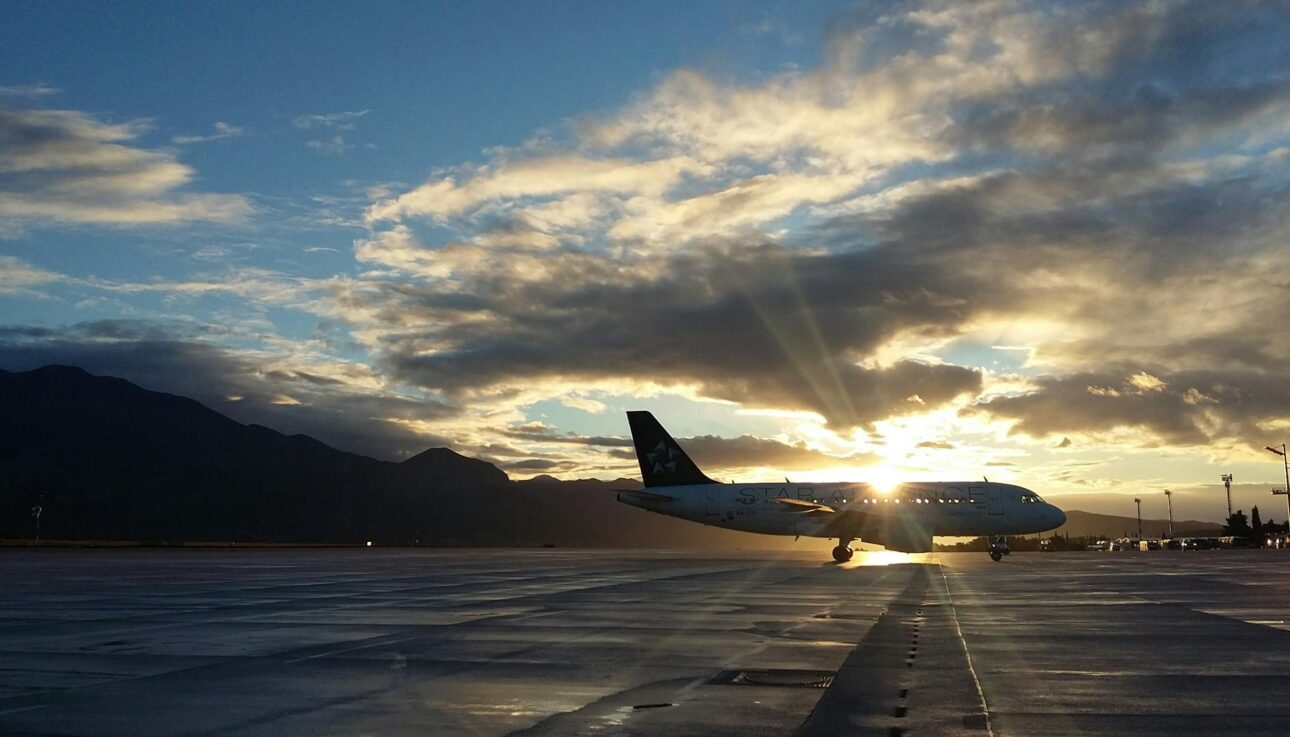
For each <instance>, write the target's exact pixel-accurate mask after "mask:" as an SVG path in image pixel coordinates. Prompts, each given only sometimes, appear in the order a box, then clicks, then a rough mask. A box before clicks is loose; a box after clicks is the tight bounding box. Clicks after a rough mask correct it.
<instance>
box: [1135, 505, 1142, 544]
mask: <svg viewBox="0 0 1290 737" xmlns="http://www.w3.org/2000/svg"><path fill="white" fill-rule="evenodd" d="M1133 503H1134V504H1136V505H1138V538H1139V539H1141V538H1142V500H1141V499H1139V498H1137V497H1134V498H1133Z"/></svg>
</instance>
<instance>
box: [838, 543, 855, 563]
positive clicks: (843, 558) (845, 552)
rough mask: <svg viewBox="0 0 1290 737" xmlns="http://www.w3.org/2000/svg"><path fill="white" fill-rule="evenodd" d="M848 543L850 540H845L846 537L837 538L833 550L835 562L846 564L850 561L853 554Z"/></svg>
mask: <svg viewBox="0 0 1290 737" xmlns="http://www.w3.org/2000/svg"><path fill="white" fill-rule="evenodd" d="M850 542H851V538H847V537H840V538H838V546H837V547H836V548H834V549H833V560H836V561H837V562H839V563H846V562H847V561H849V560H851V556H852V555H853V554H854V553H853V551H852V550H851V547H850V545H849V543H850Z"/></svg>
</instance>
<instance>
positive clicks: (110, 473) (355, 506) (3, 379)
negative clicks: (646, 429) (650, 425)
mask: <svg viewBox="0 0 1290 737" xmlns="http://www.w3.org/2000/svg"><path fill="white" fill-rule="evenodd" d="M639 486H640V483H639V482H638V481H634V480H630V479H621V480H619V481H615V482H605V481H596V480H587V481H559V480H556V479H554V478H551V477H549V476H547V477H538V478H535V479H532V480H529V481H521V482H513V481H511V480H510V479H509V478H508V477H507V475H506V474H505V473H504V472H503V471H501V470H500V469H498V468H497V467H496V466H494V465H492V464H491V463H487V462H485V461H481V460H478V459H474V458H469V457H466V456H463V455H460V454H458V453H456V452H454V451H452V450H450V449H448V448H431V449H429V450H426V451H425V452H423V453H420V454H418V455H416V456H413V457H411V458H408V459H406V460H404V461H402V462H400V463H394V462H388V461H381V460H377V459H374V458H369V457H366V456H362V455H358V454H355V453H348V452H345V451H342V450H337V449H336V448H332V447H330V446H328V445H326V444H324V443H321V442H319V441H317V440H315V439H313V438H311V437H308V436H305V435H290V436H288V435H283V434H282V433H279V432H277V431H275V430H272V429H270V428H267V427H262V426H260V425H243V424H241V423H239V422H237V421H235V420H233V419H230V418H228V417H226V416H224V415H221V414H220V413H218V412H215V411H214V410H212V409H210V408H208V407H206V406H204V405H202V404H200V403H199V402H196V401H194V400H192V399H188V398H186V397H180V396H175V395H173V394H165V393H162V392H155V391H149V390H147V389H143V388H141V387H139V386H136V385H134V384H132V383H130V382H128V381H125V380H124V379H118V378H112V377H106V376H93V375H91V374H89V373H87V372H85V371H84V370H82V369H79V368H75V367H71V366H45V367H43V368H40V369H36V370H34V371H27V372H22V373H10V372H6V371H0V537H7V538H21V537H30V536H31V535H32V533H33V530H34V525H33V520H32V518H31V508H32V506H33V505H35V504H40V505H41V506H42V508H43V510H44V512H43V515H42V518H41V527H42V533H43V536H44V537H46V538H48V539H77V540H144V541H157V540H160V541H236V542H282V543H339V544H361V543H363V542H365V541H367V540H372V541H376V542H377V543H378V544H401V545H402V544H420V545H434V546H446V545H462V546H484V545H496V546H515V545H530V546H531V545H560V546H613V547H705V548H712V547H724V548H735V547H744V548H748V547H753V548H788V547H792V542H793V541H792V539H791V538H777V537H766V536H760V535H751V534H748V533H739V532H732V531H728V530H719V529H715V528H709V527H703V526H700V525H695V524H693V523H689V522H685V521H682V520H677V519H673V518H669V517H663V516H661V515H656V514H650V513H648V512H644V511H642V510H639V509H635V508H632V507H628V506H626V505H622V504H619V503H617V501H616V500H615V494H614V492H615V490H617V489H623V488H638V487H639Z"/></svg>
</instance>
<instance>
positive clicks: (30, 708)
mask: <svg viewBox="0 0 1290 737" xmlns="http://www.w3.org/2000/svg"><path fill="white" fill-rule="evenodd" d="M48 706H49V704H36V705H35V706H19V707H18V708H16V709H5V710H4V711H0V716H4V715H5V714H17V713H19V712H24V711H35V710H37V709H44V708H46V707H48Z"/></svg>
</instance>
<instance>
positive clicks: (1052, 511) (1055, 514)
mask: <svg viewBox="0 0 1290 737" xmlns="http://www.w3.org/2000/svg"><path fill="white" fill-rule="evenodd" d="M1048 514H1049V516H1050V517H1052V523H1053V527H1061V526H1062V525H1064V524H1066V513H1065V512H1063V511H1062V510H1060V509H1058V508H1057V507H1054V506H1053V505H1051V504H1049V505H1048ZM1050 529H1051V528H1050Z"/></svg>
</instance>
